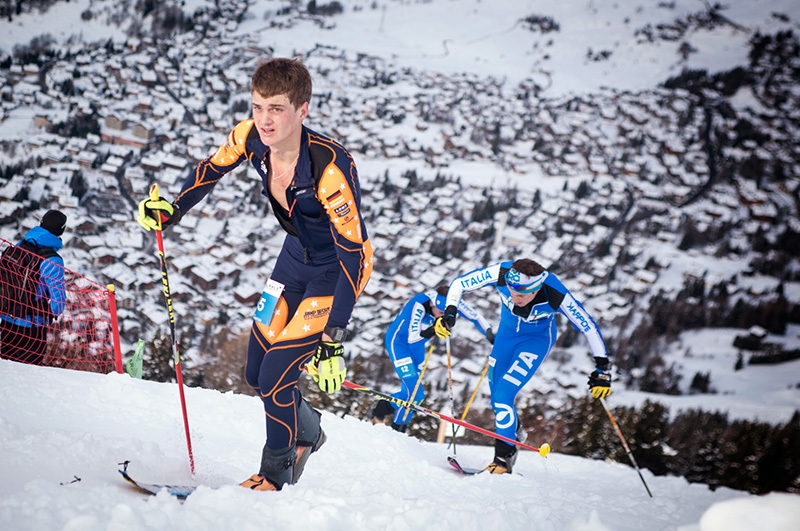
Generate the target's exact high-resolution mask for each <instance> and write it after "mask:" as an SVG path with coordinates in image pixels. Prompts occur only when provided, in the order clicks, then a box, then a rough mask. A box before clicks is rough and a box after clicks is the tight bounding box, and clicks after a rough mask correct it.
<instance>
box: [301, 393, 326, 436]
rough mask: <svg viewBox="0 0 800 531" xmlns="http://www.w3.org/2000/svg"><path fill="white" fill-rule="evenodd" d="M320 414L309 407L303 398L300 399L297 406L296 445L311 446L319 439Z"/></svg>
mask: <svg viewBox="0 0 800 531" xmlns="http://www.w3.org/2000/svg"><path fill="white" fill-rule="evenodd" d="M321 418H322V414H321V413H320V412H319V411H317V410H316V409H314V408H313V407H311V405H310V404H309V403H308V402H306V400H305V398H303V397H300V405H299V406H297V444H298V445H300V446H312V445H313V444H314V443H315V442H317V439H319V431H320V420H321Z"/></svg>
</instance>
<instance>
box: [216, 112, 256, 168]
mask: <svg viewBox="0 0 800 531" xmlns="http://www.w3.org/2000/svg"><path fill="white" fill-rule="evenodd" d="M252 128H253V120H252V119H250V120H243V121H241V122H239V123H238V124H237V125H236V127H234V128H233V130H232V131H231V132H230V134H229V135H228V139H227V140H226V141H225V143H224V144H222V145H221V146H220V147H219V149H217V152H216V153H214V155H212V156H211V162H212V164H215V165H217V166H223V167H224V166H230V165H231V164H233V163H234V162H236V161H237V160H238V159H239V157H241V156H242V155H244V154H245V142H246V141H247V135H248V134H250V130H251V129H252Z"/></svg>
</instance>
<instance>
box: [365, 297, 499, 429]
mask: <svg viewBox="0 0 800 531" xmlns="http://www.w3.org/2000/svg"><path fill="white" fill-rule="evenodd" d="M446 295H447V286H440V287H439V288H437V289H436V291H430V292H427V293H418V294H417V295H414V296H413V297H412V298H411V300H409V301H408V302H407V303H406V305H405V306H404V307H403V310H402V311H401V312H400V313H399V314H398V315H397V317H395V319H394V321H393V322H392V324H391V325H389V329H388V330H387V331H386V336H385V338H384V343H385V344H386V352H388V353H389V359H391V360H392V365H394V370H395V371H396V372H397V375H398V376H399V377H400V382H401V383H402V385H403V387H402V389H400V391H398V392H396V393H395V394H393V395H392V396H393V397H395V398H399V399H400V400H404V401H406V402H409V401H412V398H411V394H412V393H413V392H414V389H415V388H416V390H417V392H416V394H415V395H414V398H413V402H414V403H417V404H418V403H420V402H422V400H424V399H425V390H424V389H423V386H422V385H419V386H418V385H417V381H418V380H419V377H420V371H421V370H422V367H423V365H424V363H425V346H426V345H427V344H428V342H429V341H430V339H431V338H432V337H433V336H434V335H435V331H434V328H433V323H434V319H435V318H437V317H441V316H442V315H443V314H444V309H445V301H446ZM457 308H458V310H457V313H458V315H460V316H462V317H464V318H465V319H467V320H469V321H470V322H471V323H472V324H473V325H474V326H475V328H476V329H478V331H479V332H480V333H481V334H483V335H484V336H486V339H488V340H489V342H490V343H491V342H493V341H494V333H493V332H492V329H491V327H490V326H489V323H488V322H487V321H486V319H484V318H483V316H481V315H480V314H479V313H478V312H476V311H475V310H473V309H472V307H470V306H469V305H468V304H467V303H466V302H464V301H460V302H458V303H457ZM389 414H392V415H393V418H392V428H394V429H395V430H397V431H401V432H404V431H406V428H407V427H408V423H409V422H411V417H413V416H414V411H413V410H407V409H406V408H402V407H400V406H398V405H397V404H394V403H392V402H389V401H388V400H380V401H379V402H378V403H377V404H376V405H375V408H374V409H373V411H372V417H373V421H374V422H376V423H380V422H383V421H384V419H385V418H386V416H387V415H389Z"/></svg>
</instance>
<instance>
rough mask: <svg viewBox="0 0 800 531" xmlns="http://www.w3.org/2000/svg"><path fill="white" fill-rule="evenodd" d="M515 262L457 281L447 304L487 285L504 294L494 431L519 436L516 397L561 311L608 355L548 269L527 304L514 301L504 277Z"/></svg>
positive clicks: (493, 369) (494, 379)
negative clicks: (521, 304)
mask: <svg viewBox="0 0 800 531" xmlns="http://www.w3.org/2000/svg"><path fill="white" fill-rule="evenodd" d="M512 263H513V262H511V261H505V262H500V263H497V264H494V265H491V266H488V267H484V268H480V269H475V270H474V271H470V272H469V273H466V274H465V275H462V276H460V277H458V278H456V279H455V280H453V281H452V282H451V283H450V287H449V290H448V292H447V305H448V306H450V305H453V306H456V305H458V303H459V301H460V300H461V296H462V295H463V294H464V293H465V292H469V291H475V290H477V289H480V288H483V287H485V286H494V287H495V288H496V289H497V293H498V294H499V295H500V301H501V302H502V308H501V311H500V323H499V324H498V326H497V335H496V337H495V341H494V346H493V348H492V354H491V356H490V357H489V388H490V390H491V393H492V408H493V409H494V417H495V431H496V432H497V434H498V435H502V436H504V437H508V438H509V439H514V438H515V437H516V430H517V423H518V415H517V410H516V408H515V407H514V399H515V398H516V396H517V394H518V393H519V392H520V391H521V390H522V388H523V387H524V386H525V384H527V383H528V381H529V380H530V379H531V377H532V376H533V375H534V373H535V372H536V371H537V369H538V368H539V365H541V363H542V362H543V361H544V359H545V358H546V357H547V355H548V354H549V353H550V350H552V348H553V346H554V345H555V344H556V337H557V333H558V331H557V327H556V314H557V313H561V314H562V315H565V316H566V317H567V319H569V321H570V322H571V323H572V325H573V326H574V327H575V328H576V329H577V330H578V331H580V332H582V333H583V335H584V336H586V339H587V340H588V342H589V347H590V348H591V350H592V355H594V356H595V357H604V358H607V357H608V350H607V349H606V345H605V342H604V341H603V337H602V335H601V334H600V329H599V328H598V326H597V323H595V321H594V319H592V317H591V315H589V312H587V311H586V309H585V308H584V307H583V306H582V305H581V303H580V302H578V301H577V300H576V299H575V298H574V297H573V296H572V294H571V293H570V292H569V290H568V289H567V288H566V287H564V285H563V284H562V283H561V281H560V280H559V279H558V277H556V275H555V274H553V273H550V272H545V278H544V284H543V285H542V287H541V289H539V291H538V292H536V296H535V297H534V299H533V301H531V302H530V303H529V304H527V305H525V306H523V307H519V306H517V305H515V304H514V302H513V301H512V300H511V293H510V291H509V289H508V286H506V279H505V275H506V272H507V271H508V270H509V269H511V264H512Z"/></svg>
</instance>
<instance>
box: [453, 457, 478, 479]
mask: <svg viewBox="0 0 800 531" xmlns="http://www.w3.org/2000/svg"><path fill="white" fill-rule="evenodd" d="M447 462H448V463H450V466H452V467H453V469H454V470H455V471H456V472H458V473H459V474H463V475H465V476H474V475H476V474H480V473H481V472H483V471H484V470H485V469H484V468H465V467H463V466H461V464H460V463H459V462H458V461H457V460H456V458H455V457H453V456H452V455H451V456H448V457H447Z"/></svg>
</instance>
